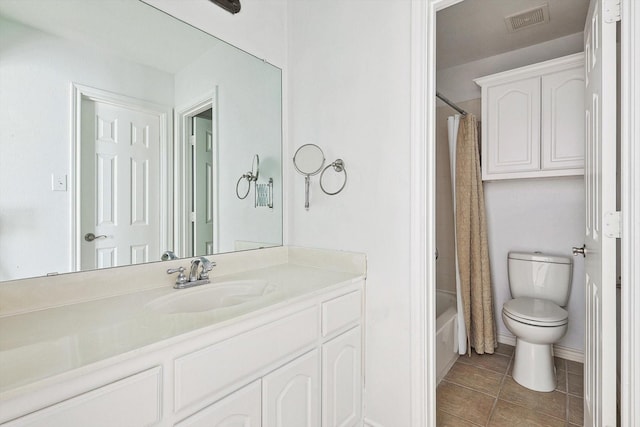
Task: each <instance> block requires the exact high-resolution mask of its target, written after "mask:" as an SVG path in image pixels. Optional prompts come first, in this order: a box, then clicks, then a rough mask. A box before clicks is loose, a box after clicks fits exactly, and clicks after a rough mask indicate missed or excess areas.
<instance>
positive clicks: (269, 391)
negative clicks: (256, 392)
mask: <svg viewBox="0 0 640 427" xmlns="http://www.w3.org/2000/svg"><path fill="white" fill-rule="evenodd" d="M319 363H320V362H319V360H318V351H317V350H313V351H311V352H309V353H307V354H305V355H304V356H301V357H299V358H298V359H296V360H294V361H293V362H290V363H288V364H286V365H285V366H283V367H282V368H280V369H278V370H276V371H274V372H272V373H270V374H269V375H267V376H265V377H264V378H263V380H262V396H263V402H262V405H263V408H262V411H263V417H262V423H263V426H264V427H318V426H319V425H320V410H319V405H320V391H319V373H318V370H319Z"/></svg>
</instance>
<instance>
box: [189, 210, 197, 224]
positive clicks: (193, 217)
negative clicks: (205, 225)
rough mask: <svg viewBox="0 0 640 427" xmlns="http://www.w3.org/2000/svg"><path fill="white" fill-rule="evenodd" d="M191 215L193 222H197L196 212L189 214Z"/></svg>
mask: <svg viewBox="0 0 640 427" xmlns="http://www.w3.org/2000/svg"><path fill="white" fill-rule="evenodd" d="M189 217H190V218H191V222H196V213H195V212H191V213H190V214H189Z"/></svg>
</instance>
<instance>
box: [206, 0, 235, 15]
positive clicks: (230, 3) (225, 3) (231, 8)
mask: <svg viewBox="0 0 640 427" xmlns="http://www.w3.org/2000/svg"><path fill="white" fill-rule="evenodd" d="M209 1H211V2H212V3H215V4H217V5H218V6H220V7H221V8H223V9H224V10H226V11H227V12H229V13H233V14H236V13H238V12H240V8H241V6H240V0H209Z"/></svg>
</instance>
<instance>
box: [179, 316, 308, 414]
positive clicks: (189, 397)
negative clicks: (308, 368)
mask: <svg viewBox="0 0 640 427" xmlns="http://www.w3.org/2000/svg"><path fill="white" fill-rule="evenodd" d="M318 329H319V327H318V310H317V308H316V307H312V308H309V309H306V310H304V311H301V312H298V313H295V314H293V315H291V316H288V317H286V318H284V319H280V320H277V321H275V322H272V323H269V324H267V325H264V326H261V327H259V328H256V329H254V330H252V331H248V332H245V333H243V334H240V335H238V336H235V337H233V338H229V339H228V340H225V341H222V342H220V343H217V344H214V345H212V346H210V347H206V348H204V349H202V350H199V351H196V352H194V353H191V354H188V355H186V356H183V357H180V358H178V359H176V360H175V402H174V403H175V410H176V411H179V410H181V409H183V408H185V407H187V406H189V405H191V404H194V403H197V402H198V401H200V400H202V399H204V398H206V397H207V396H211V395H214V394H216V393H219V392H221V391H223V390H224V389H225V388H228V387H230V386H232V385H233V384H234V383H236V382H239V381H241V380H243V379H245V378H246V377H248V376H249V375H251V374H253V373H255V372H257V371H260V370H261V369H264V368H265V367H268V366H269V365H271V364H273V363H276V362H278V361H279V360H281V359H283V358H284V357H285V356H287V355H289V354H291V353H294V352H296V351H298V350H301V349H303V348H304V347H306V346H308V345H310V344H313V343H314V342H315V341H316V340H317V339H318Z"/></svg>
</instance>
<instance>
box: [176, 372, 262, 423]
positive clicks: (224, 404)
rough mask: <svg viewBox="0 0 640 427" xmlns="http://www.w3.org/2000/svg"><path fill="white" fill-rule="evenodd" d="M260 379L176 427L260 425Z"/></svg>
mask: <svg viewBox="0 0 640 427" xmlns="http://www.w3.org/2000/svg"><path fill="white" fill-rule="evenodd" d="M261 393H262V391H261V386H260V380H258V381H256V382H253V383H251V384H249V385H248V386H246V387H244V388H242V389H240V390H238V391H236V392H234V393H232V394H230V395H229V396H227V397H225V398H224V399H222V400H220V401H218V402H216V403H214V404H213V405H211V406H209V407H207V408H205V409H203V410H202V411H200V412H198V413H197V414H195V415H192V416H190V417H189V418H187V419H186V420H184V421H182V422H180V423H178V424H176V427H261V425H262V423H261V418H262V413H261V408H262V405H261V403H262V402H261V400H262V395H261Z"/></svg>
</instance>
